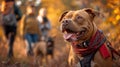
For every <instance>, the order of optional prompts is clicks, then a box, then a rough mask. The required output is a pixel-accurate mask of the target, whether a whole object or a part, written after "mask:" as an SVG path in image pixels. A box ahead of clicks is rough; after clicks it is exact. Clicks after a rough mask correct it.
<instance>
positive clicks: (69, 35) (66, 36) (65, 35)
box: [63, 33, 73, 40]
mask: <svg viewBox="0 0 120 67" xmlns="http://www.w3.org/2000/svg"><path fill="white" fill-rule="evenodd" d="M72 35H73V34H71V33H67V34H64V35H63V37H64V39H66V40H67V39H69V38H70V37H72Z"/></svg>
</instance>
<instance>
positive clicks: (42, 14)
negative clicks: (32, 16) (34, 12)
mask: <svg viewBox="0 0 120 67" xmlns="http://www.w3.org/2000/svg"><path fill="white" fill-rule="evenodd" d="M37 20H38V21H39V29H40V30H41V32H42V33H41V36H42V37H41V38H42V40H45V41H47V39H48V33H49V31H50V30H51V23H50V21H49V19H48V18H47V10H46V9H45V8H41V9H40V10H39V15H38V16H37Z"/></svg>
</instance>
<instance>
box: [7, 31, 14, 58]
mask: <svg viewBox="0 0 120 67" xmlns="http://www.w3.org/2000/svg"><path fill="white" fill-rule="evenodd" d="M10 34H11V35H10V38H9V44H8V45H9V50H8V57H9V58H11V57H13V45H14V41H15V35H16V34H15V32H11V33H10Z"/></svg>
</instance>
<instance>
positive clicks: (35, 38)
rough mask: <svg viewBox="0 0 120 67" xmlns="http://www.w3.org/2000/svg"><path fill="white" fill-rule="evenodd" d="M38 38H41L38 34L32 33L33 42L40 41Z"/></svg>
mask: <svg viewBox="0 0 120 67" xmlns="http://www.w3.org/2000/svg"><path fill="white" fill-rule="evenodd" d="M38 39H39V37H38V35H37V34H33V35H32V41H33V43H36V42H37V41H38Z"/></svg>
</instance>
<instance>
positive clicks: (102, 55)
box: [59, 8, 113, 67]
mask: <svg viewBox="0 0 120 67" xmlns="http://www.w3.org/2000/svg"><path fill="white" fill-rule="evenodd" d="M99 15H100V13H99V12H97V11H95V10H93V9H90V8H85V9H81V10H76V11H68V12H64V13H63V14H62V16H61V17H60V20H59V21H60V22H61V27H60V28H61V31H62V32H63V37H64V39H65V40H66V41H68V42H70V43H71V44H72V45H71V48H70V54H69V59H68V63H69V64H70V66H71V67H112V66H113V61H112V54H111V50H110V49H109V48H108V46H107V45H109V46H110V43H109V42H108V41H107V39H106V37H105V36H104V35H103V33H102V32H101V31H100V30H98V29H97V27H96V25H95V23H94V22H95V17H99Z"/></svg>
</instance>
